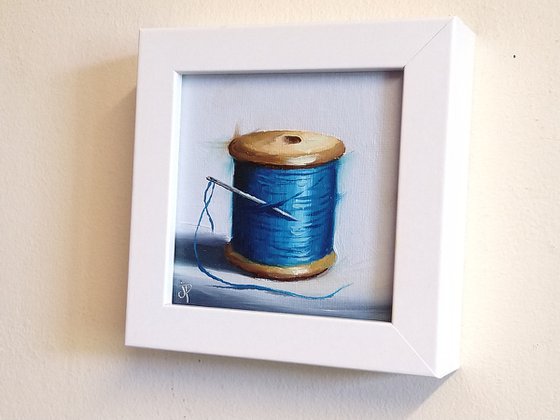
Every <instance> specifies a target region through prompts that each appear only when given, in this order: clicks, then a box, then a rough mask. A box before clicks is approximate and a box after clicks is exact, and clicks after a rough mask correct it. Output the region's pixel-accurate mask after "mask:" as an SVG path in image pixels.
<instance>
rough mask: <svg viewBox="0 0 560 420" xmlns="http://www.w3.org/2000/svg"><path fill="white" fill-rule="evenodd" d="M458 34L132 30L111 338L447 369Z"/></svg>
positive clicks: (364, 29)
mask: <svg viewBox="0 0 560 420" xmlns="http://www.w3.org/2000/svg"><path fill="white" fill-rule="evenodd" d="M473 45H474V36H473V34H472V33H471V32H470V30H469V29H468V28H466V26H465V25H464V24H462V23H461V21H460V20H459V19H457V18H448V19H436V20H427V21H409V22H378V23H360V24H340V25H336V24H331V25H307V26H278V27H252V28H220V29H208V28H205V29H201V28H188V29H147V30H142V31H141V34H140V44H139V64H138V90H137V115H136V139H135V153H134V179H133V204H132V222H131V241H130V266H129V287H128V304H127V326H126V344H127V345H132V346H140V347H151V348H160V349H168V350H177V351H187V352H195V353H207V354H219V355H231V356H237V357H248V358H259V359H267V360H277V361H288V362H296V363H308V364H317V365H325V366H334V367H346V368H356V369H365V370H378V371H390V372H402V373H410V374H419V375H429V376H438V377H441V376H443V375H446V374H448V373H449V372H451V371H453V370H455V369H456V368H457V367H458V366H459V362H458V356H459V336H460V328H459V327H460V308H461V305H460V303H461V281H462V280H461V279H462V268H463V267H462V261H463V235H464V225H465V209H466V186H467V185H466V178H467V161H468V159H467V158H468V134H469V132H468V128H469V108H470V88H471V77H472V59H473Z"/></svg>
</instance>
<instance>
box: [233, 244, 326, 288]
mask: <svg viewBox="0 0 560 420" xmlns="http://www.w3.org/2000/svg"><path fill="white" fill-rule="evenodd" d="M225 254H226V258H227V259H228V261H229V262H230V263H232V264H233V265H235V266H237V267H239V268H241V269H242V270H244V271H247V272H249V273H251V274H254V275H255V276H257V277H262V278H265V279H272V280H279V281H296V280H303V279H307V278H310V277H314V276H317V275H319V274H321V273H322V272H324V271H327V270H328V269H329V268H330V267H331V266H332V265H333V264H334V262H335V261H336V253H335V252H334V251H333V252H331V253H330V254H327V255H325V256H324V257H323V258H321V259H318V260H316V261H313V262H310V263H309V264H302V265H294V266H290V267H280V266H276V265H265V264H260V263H257V262H254V261H251V260H250V259H248V258H245V257H244V256H243V255H241V254H239V253H237V252H235V250H234V249H233V246H232V245H231V242H230V243H228V244H227V245H226V246H225Z"/></svg>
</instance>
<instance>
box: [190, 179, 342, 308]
mask: <svg viewBox="0 0 560 420" xmlns="http://www.w3.org/2000/svg"><path fill="white" fill-rule="evenodd" d="M215 187H216V184H214V183H213V182H211V181H209V182H208V184H207V185H206V189H205V190H204V207H203V208H202V211H201V212H200V217H199V218H198V223H197V225H196V230H195V232H194V240H193V247H194V255H195V258H196V264H197V266H198V269H199V270H200V271H201V272H202V273H204V274H205V275H207V276H208V277H210V278H211V279H213V280H216V281H218V282H220V283H222V284H223V286H214V287H216V288H220V289H235V290H258V291H262V292H268V293H273V294H276V295H281V296H287V297H296V298H302V299H307V300H322V299H328V298H331V297H333V296H334V295H336V294H337V293H338V292H340V291H341V290H343V289H345V288H347V287H348V286H350V284H346V285H344V286H342V287H339V288H338V289H336V290H335V291H334V292H332V293H329V294H327V295H323V296H308V295H302V294H299V293H294V292H290V291H287V290H280V289H274V288H272V287H266V286H260V285H256V284H236V283H230V282H228V281H226V280H224V279H222V278H220V277H218V276H216V275H214V274H212V273H211V272H210V271H208V270H207V269H206V268H205V267H204V265H203V264H202V262H201V261H200V257H199V255H198V230H199V228H200V224H201V223H202V219H203V218H204V215H206V216H207V218H208V221H209V223H210V227H211V229H212V232H214V221H213V220H212V216H211V215H210V210H209V206H210V203H211V201H212V196H213V195H214V188H215Z"/></svg>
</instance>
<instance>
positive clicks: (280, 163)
mask: <svg viewBox="0 0 560 420" xmlns="http://www.w3.org/2000/svg"><path fill="white" fill-rule="evenodd" d="M344 151H345V147H344V143H343V142H342V141H340V140H339V139H337V138H336V137H332V136H327V135H324V134H320V133H314V132H310V131H295V130H275V131H256V132H254V133H249V134H245V135H243V136H239V137H236V138H234V139H233V140H232V141H231V142H230V144H229V153H230V154H231V156H232V157H233V158H234V159H235V160H238V161H242V162H251V163H255V164H258V165H264V166H274V167H281V168H309V167H313V166H318V165H322V164H324V163H327V162H330V161H332V160H335V159H338V158H339V157H340V156H342V155H343V154H344Z"/></svg>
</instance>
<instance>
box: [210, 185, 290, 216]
mask: <svg viewBox="0 0 560 420" xmlns="http://www.w3.org/2000/svg"><path fill="white" fill-rule="evenodd" d="M206 179H207V180H208V181H210V182H213V183H214V184H216V185H219V186H220V187H222V188H224V189H226V190H228V191H231V192H232V193H235V194H238V195H240V196H241V197H243V198H246V199H247V200H251V201H252V202H254V203H257V204H265V205H268V203H267V202H266V201H264V200H261V199H260V198H257V197H255V196H254V195H251V194H248V193H246V192H244V191H241V190H240V189H237V188H235V187H232V186H231V185H228V184H226V183H224V182H222V181H220V180H219V179H216V178H213V177H211V176H207V177H206ZM270 209H271V210H272V211H274V212H276V213H278V214H280V215H282V216H284V217H286V218H288V219H290V220H293V221H295V222H297V219H296V218H295V217H294V216H292V215H291V214H290V213H287V212H285V211H284V210H282V209H279V208H278V207H270Z"/></svg>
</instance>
